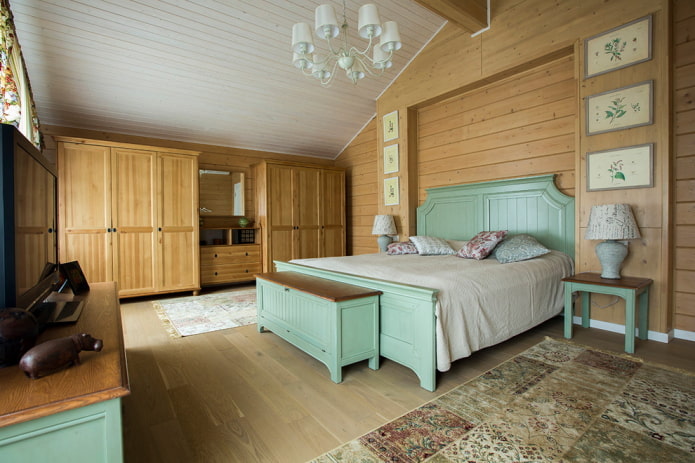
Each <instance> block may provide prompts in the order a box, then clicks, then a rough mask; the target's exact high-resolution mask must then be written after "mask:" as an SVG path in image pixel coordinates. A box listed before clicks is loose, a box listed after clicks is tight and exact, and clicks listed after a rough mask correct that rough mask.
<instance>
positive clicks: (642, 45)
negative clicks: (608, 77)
mask: <svg viewBox="0 0 695 463" xmlns="http://www.w3.org/2000/svg"><path fill="white" fill-rule="evenodd" d="M650 59H652V15H648V16H644V17H642V18H639V19H636V20H634V21H631V22H629V23H627V24H623V25H621V26H618V27H615V28H613V29H611V30H609V31H606V32H602V33H600V34H597V35H594V36H592V37H589V38H587V39H585V40H584V78H585V79H588V78H589V77H595V76H598V75H601V74H605V73H607V72H611V71H615V70H616V69H622V68H625V67H628V66H632V65H633V64H637V63H643V62H645V61H649V60H650Z"/></svg>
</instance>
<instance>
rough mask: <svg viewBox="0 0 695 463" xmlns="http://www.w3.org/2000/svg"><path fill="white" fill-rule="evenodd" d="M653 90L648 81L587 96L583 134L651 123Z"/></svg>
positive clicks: (652, 85)
mask: <svg viewBox="0 0 695 463" xmlns="http://www.w3.org/2000/svg"><path fill="white" fill-rule="evenodd" d="M653 87H654V81H652V80H649V81H646V82H641V83H639V84H634V85H629V86H627V87H622V88H619V89H616V90H610V91H608V92H603V93H597V94H596V95H591V96H589V97H587V98H586V134H587V135H596V134H597V133H604V132H611V131H613V130H622V129H628V128H631V127H639V126H642V125H650V124H652V123H653V122H654V120H653V118H652V113H653V109H652V108H653V101H654V98H653V93H654V91H653Z"/></svg>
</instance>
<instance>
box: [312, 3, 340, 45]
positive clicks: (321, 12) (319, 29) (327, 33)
mask: <svg viewBox="0 0 695 463" xmlns="http://www.w3.org/2000/svg"><path fill="white" fill-rule="evenodd" d="M315 25H316V35H317V36H319V37H321V38H322V39H328V38H331V39H332V38H333V37H337V36H338V33H339V32H340V28H339V27H338V20H337V19H335V10H334V9H333V6H332V5H327V4H324V5H319V6H317V7H316V12H315Z"/></svg>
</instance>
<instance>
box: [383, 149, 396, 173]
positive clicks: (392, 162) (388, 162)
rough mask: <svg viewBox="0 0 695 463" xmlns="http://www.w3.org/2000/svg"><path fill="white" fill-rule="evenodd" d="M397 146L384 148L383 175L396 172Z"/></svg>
mask: <svg viewBox="0 0 695 463" xmlns="http://www.w3.org/2000/svg"><path fill="white" fill-rule="evenodd" d="M398 169H399V167H398V144H395V145H390V146H385V147H384V173H385V174H392V173H394V172H398Z"/></svg>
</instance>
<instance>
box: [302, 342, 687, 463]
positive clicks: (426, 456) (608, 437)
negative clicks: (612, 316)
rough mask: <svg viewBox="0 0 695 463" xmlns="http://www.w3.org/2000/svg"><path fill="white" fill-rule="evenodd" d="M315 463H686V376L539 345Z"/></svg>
mask: <svg viewBox="0 0 695 463" xmlns="http://www.w3.org/2000/svg"><path fill="white" fill-rule="evenodd" d="M314 461H315V462H320V463H325V462H362V463H376V462H395V461H397V462H401V463H410V462H422V461H427V462H438V463H448V462H506V461H511V462H551V461H552V462H555V461H566V462H570V461H574V462H603V463H605V462H626V461H631V462H657V461H659V462H666V461H668V462H692V461H695V375H693V374H692V373H688V372H681V371H676V370H674V369H666V368H663V367H659V366H655V365H650V364H647V363H643V362H642V361H640V360H639V359H636V358H634V357H628V356H625V355H614V354H610V353H606V352H602V351H597V350H593V349H590V348H588V347H585V346H579V345H576V344H572V343H569V342H563V341H558V340H553V339H549V338H548V339H546V340H545V341H543V342H541V343H540V344H538V345H536V346H535V347H532V348H531V349H529V350H527V351H526V352H524V353H522V354H520V355H518V356H517V357H515V358H513V359H511V360H509V361H507V362H505V363H503V364H501V365H499V366H498V367H496V368H494V369H492V370H490V371H488V372H487V373H485V374H483V375H481V376H479V377H477V378H475V379H473V380H471V381H469V382H467V383H465V384H463V385H461V386H459V387H458V388H456V389H453V390H452V391H450V392H448V393H446V394H444V395H443V396H441V397H439V398H437V399H435V400H433V401H431V402H429V403H427V404H425V405H423V406H422V407H420V408H417V409H415V410H413V411H412V412H410V413H407V414H405V415H403V416H401V417H400V418H398V419H396V420H394V421H392V422H390V423H388V424H386V425H384V426H382V427H380V428H378V429H376V430H375V431H372V432H370V433H368V434H365V435H364V436H362V437H360V438H358V439H355V440H353V441H351V442H348V443H346V444H344V445H342V446H341V447H339V448H337V449H335V450H333V451H331V452H328V453H327V454H325V455H323V456H321V457H319V458H318V459H316V460H314Z"/></svg>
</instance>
